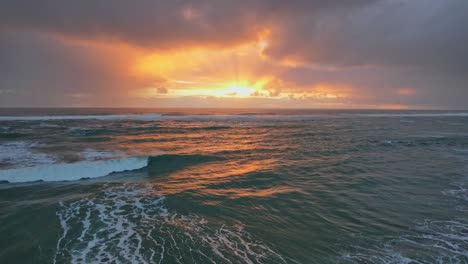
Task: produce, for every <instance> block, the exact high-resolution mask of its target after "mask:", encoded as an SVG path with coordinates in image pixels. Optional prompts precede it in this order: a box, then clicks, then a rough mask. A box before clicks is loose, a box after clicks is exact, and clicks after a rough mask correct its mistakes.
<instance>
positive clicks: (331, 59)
mask: <svg viewBox="0 0 468 264" xmlns="http://www.w3.org/2000/svg"><path fill="white" fill-rule="evenodd" d="M467 10H468V1H465V0H446V1H439V0H408V1H407V0H401V1H392V0H353V1H321V0H320V1H319V0H317V1H313V0H291V1H283V0H252V1H248V2H246V1H245V2H244V1H228V0H225V1H224V0H217V1H215V0H199V1H190V0H173V1H150V0H142V1H138V2H134V1H127V0H113V1H95V0H81V1H63V0H42V1H29V0H0V105H1V106H15V105H29V104H30V103H36V104H37V105H41V106H48V105H67V104H74V103H76V104H81V103H83V102H86V103H87V104H91V105H93V106H96V105H99V104H100V103H101V102H102V101H103V100H107V101H109V100H108V99H109V98H113V100H110V101H113V102H116V103H117V102H124V101H125V102H129V100H130V99H128V98H127V99H125V93H124V92H123V91H125V90H129V89H130V90H131V89H137V87H143V86H148V85H151V84H153V83H154V82H156V81H158V80H154V79H148V80H142V79H133V78H132V77H131V76H125V75H124V74H119V73H121V71H122V69H121V67H120V66H121V65H119V63H125V62H124V61H120V60H119V59H118V58H117V59H116V58H115V53H112V54H111V53H106V51H105V50H96V49H93V48H89V47H84V46H79V45H77V46H73V45H71V46H70V45H69V44H64V43H63V42H61V41H60V40H59V39H58V38H57V36H58V37H61V36H66V37H73V38H77V39H82V40H96V39H98V40H103V41H109V42H113V41H115V42H120V43H125V44H127V45H130V46H132V47H138V48H144V49H155V50H158V49H167V48H173V49H178V48H185V47H192V46H197V45H200V46H206V45H211V46H212V47H216V48H222V47H226V46H235V45H238V44H239V43H243V42H245V41H253V40H255V39H256V38H257V35H258V31H259V30H263V29H271V35H270V36H269V45H268V47H267V48H266V49H265V51H264V54H265V55H266V56H268V57H269V58H270V59H272V60H273V61H281V60H295V61H300V62H302V63H303V64H304V65H302V66H296V67H282V68H281V69H278V66H274V67H275V70H274V73H275V74H277V75H278V76H277V77H278V79H279V80H282V81H284V82H285V83H293V84H295V85H298V86H303V87H308V86H313V85H314V84H318V83H341V84H349V85H352V86H353V87H355V89H357V92H358V94H363V95H366V96H362V97H356V98H355V99H353V100H354V101H353V103H358V104H408V105H418V106H429V107H430V106H432V107H443V108H445V107H451V108H468V102H466V101H467V100H465V99H464V98H468V87H467V86H468V72H467V69H468V49H467V48H466V47H465V46H466V43H468V29H467V27H466V25H468V16H467V15H466V11H467ZM272 67H273V66H272ZM272 67H270V66H269V65H265V64H262V66H261V68H259V69H257V71H261V72H262V73H268V72H269V71H272ZM215 68H216V67H215ZM399 88H412V89H415V91H416V94H415V95H414V96H401V95H398V94H396V93H395V91H396V89H399ZM304 89H306V88H304ZM270 90H271V91H270V93H271V95H279V93H280V92H282V91H287V87H283V83H281V85H277V84H271V85H270ZM161 91H163V90H161ZM135 100H136V99H135ZM197 100H198V99H197ZM262 100H263V99H262ZM265 100H266V99H265ZM134 104H138V101H135V102H134Z"/></svg>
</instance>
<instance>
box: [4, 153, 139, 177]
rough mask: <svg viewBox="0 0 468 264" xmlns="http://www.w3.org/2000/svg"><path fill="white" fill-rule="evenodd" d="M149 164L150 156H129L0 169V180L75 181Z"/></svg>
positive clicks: (135, 168)
mask: <svg viewBox="0 0 468 264" xmlns="http://www.w3.org/2000/svg"><path fill="white" fill-rule="evenodd" d="M147 165H148V157H147V156H146V157H145V156H143V157H128V158H121V159H111V160H103V161H91V162H90V161H83V162H76V163H66V164H52V165H47V166H36V167H29V168H18V169H8V170H0V180H2V181H8V182H12V183H13V182H34V181H41V180H42V181H75V180H79V179H82V178H97V177H102V176H106V175H109V174H111V173H113V172H123V171H129V170H137V169H141V168H144V167H146V166H147Z"/></svg>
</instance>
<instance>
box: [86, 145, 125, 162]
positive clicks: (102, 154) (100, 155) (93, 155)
mask: <svg viewBox="0 0 468 264" xmlns="http://www.w3.org/2000/svg"><path fill="white" fill-rule="evenodd" d="M80 155H81V156H82V157H83V158H84V159H85V160H89V161H93V160H103V159H112V158H122V157H124V156H125V155H124V153H123V152H111V151H102V150H95V149H89V148H88V149H85V150H84V151H82V152H81V153H80Z"/></svg>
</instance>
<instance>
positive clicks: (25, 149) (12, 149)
mask: <svg viewBox="0 0 468 264" xmlns="http://www.w3.org/2000/svg"><path fill="white" fill-rule="evenodd" d="M38 146H39V145H38V144H37V143H33V142H26V141H12V142H5V143H0V163H5V164H7V165H11V166H14V167H17V168H18V167H31V166H38V165H44V164H51V163H54V162H55V159H54V158H53V157H51V156H50V155H48V154H45V153H42V152H38V151H35V150H34V147H38Z"/></svg>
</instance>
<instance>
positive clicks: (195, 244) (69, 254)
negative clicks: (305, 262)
mask: <svg viewBox="0 0 468 264" xmlns="http://www.w3.org/2000/svg"><path fill="white" fill-rule="evenodd" d="M164 201H165V197H164V196H159V195H157V194H155V191H154V190H153V187H152V186H151V185H146V184H137V183H126V184H123V185H122V184H119V185H116V184H108V185H107V186H105V187H104V189H103V190H102V192H100V193H98V194H97V195H96V196H95V197H93V198H88V199H82V200H77V201H75V202H71V203H66V204H65V203H61V208H60V209H59V211H58V212H57V216H58V218H59V220H60V225H61V228H62V234H61V236H60V238H59V240H58V242H57V248H56V255H55V257H54V263H166V262H167V263H273V264H274V263H287V261H286V258H285V257H282V256H281V255H279V254H278V253H276V252H275V251H273V250H272V249H271V248H269V247H268V246H267V245H265V244H263V243H262V242H260V241H258V239H254V238H253V237H252V235H251V234H250V233H248V232H247V231H246V230H245V229H244V226H243V225H242V224H240V223H236V224H232V225H228V224H222V223H212V222H210V221H208V220H206V219H205V218H203V217H201V216H199V215H195V214H179V213H177V212H174V211H171V210H169V209H168V208H167V207H166V206H165V204H164ZM288 260H289V259H288Z"/></svg>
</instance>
